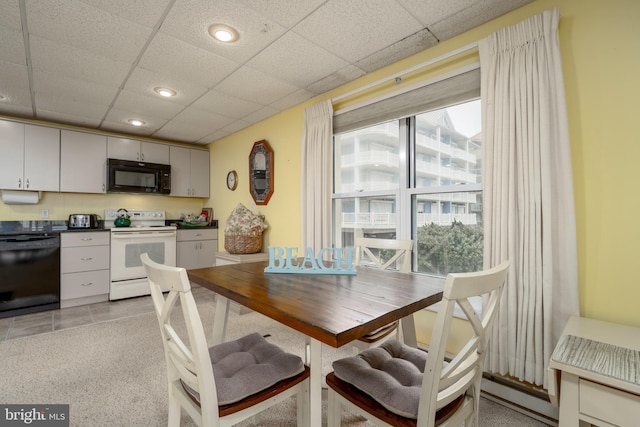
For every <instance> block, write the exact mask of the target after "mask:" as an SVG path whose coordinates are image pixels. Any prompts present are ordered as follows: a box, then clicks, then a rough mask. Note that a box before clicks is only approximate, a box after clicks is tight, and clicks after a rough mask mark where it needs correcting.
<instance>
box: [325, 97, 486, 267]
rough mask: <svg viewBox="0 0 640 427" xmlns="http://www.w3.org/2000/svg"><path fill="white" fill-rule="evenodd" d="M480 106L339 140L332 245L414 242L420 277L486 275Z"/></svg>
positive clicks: (474, 104)
mask: <svg viewBox="0 0 640 427" xmlns="http://www.w3.org/2000/svg"><path fill="white" fill-rule="evenodd" d="M479 126H480V101H479V100H478V99H473V100H469V101H465V102H461V103H458V104H456V105H452V106H447V107H445V108H438V109H435V110H431V111H427V112H424V113H420V114H416V115H412V116H409V117H404V118H401V119H397V120H391V121H386V122H382V123H376V124H373V125H370V126H366V127H363V128H359V129H355V130H349V131H347V132H343V133H336V134H335V135H334V194H333V208H334V211H333V212H334V218H333V224H334V243H335V246H337V247H349V246H353V243H354V239H355V237H374V238H387V239H396V238H398V239H412V240H413V242H414V250H413V262H412V269H413V271H414V272H419V273H427V274H434V275H439V276H445V275H446V274H447V273H450V272H462V271H476V270H480V269H482V250H483V232H482V183H481V171H482V158H481V148H482V140H481V132H480V127H479Z"/></svg>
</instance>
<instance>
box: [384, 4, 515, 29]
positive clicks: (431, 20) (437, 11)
mask: <svg viewBox="0 0 640 427" xmlns="http://www.w3.org/2000/svg"><path fill="white" fill-rule="evenodd" d="M396 1H397V2H398V3H400V4H401V5H402V6H403V7H405V8H406V9H407V10H408V11H409V13H411V15H413V16H414V17H416V18H417V19H418V20H419V21H420V22H421V23H422V25H424V26H426V27H428V26H430V25H433V24H435V23H436V22H440V21H442V20H443V19H445V18H448V17H449V16H452V15H455V14H456V13H459V12H460V11H461V10H463V9H466V8H467V7H469V6H471V5H472V4H474V3H479V2H478V0H447V1H442V0H396ZM500 1H504V0H500Z"/></svg>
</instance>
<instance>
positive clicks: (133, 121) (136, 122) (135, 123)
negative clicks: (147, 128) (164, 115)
mask: <svg viewBox="0 0 640 427" xmlns="http://www.w3.org/2000/svg"><path fill="white" fill-rule="evenodd" d="M128 121H129V124H131V125H133V126H142V125H143V124H144V122H143V121H142V120H138V119H129V120H128Z"/></svg>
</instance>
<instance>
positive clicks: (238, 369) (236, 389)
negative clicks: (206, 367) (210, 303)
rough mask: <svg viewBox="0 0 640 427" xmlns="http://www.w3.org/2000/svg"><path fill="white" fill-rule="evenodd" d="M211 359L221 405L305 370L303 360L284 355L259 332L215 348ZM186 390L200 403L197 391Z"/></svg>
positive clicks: (294, 356)
mask: <svg viewBox="0 0 640 427" xmlns="http://www.w3.org/2000/svg"><path fill="white" fill-rule="evenodd" d="M209 356H210V357H211V365H212V367H213V376H214V378H215V380H216V391H217V393H218V404H219V405H228V404H230V403H234V402H237V401H240V400H242V399H244V398H246V397H248V396H251V395H252V394H256V393H258V392H260V391H262V390H265V389H267V388H269V387H271V386H272V385H274V384H276V383H277V382H279V381H282V380H284V379H287V378H291V377H293V376H295V375H298V374H299V373H301V372H303V371H304V364H303V362H302V359H301V358H300V357H298V356H296V355H294V354H289V353H285V352H284V351H283V350H282V349H281V348H280V347H278V346H277V345H274V344H271V343H269V342H268V341H267V340H266V339H264V338H263V337H262V335H260V334H259V333H257V332H256V333H253V334H250V335H246V336H244V337H242V338H239V339H237V340H234V341H228V342H224V343H222V344H218V345H216V346H213V347H211V348H209ZM183 385H184V384H183ZM185 389H187V391H188V392H189V393H190V394H192V395H193V396H194V397H195V398H196V400H198V401H199V396H198V395H197V393H196V392H195V391H194V390H191V389H190V388H189V387H185Z"/></svg>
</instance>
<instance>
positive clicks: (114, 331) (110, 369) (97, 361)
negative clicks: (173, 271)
mask: <svg viewBox="0 0 640 427" xmlns="http://www.w3.org/2000/svg"><path fill="white" fill-rule="evenodd" d="M199 309H200V314H201V317H202V319H203V323H204V325H205V330H206V333H207V336H209V335H210V331H211V327H210V325H212V323H213V312H214V306H213V305H212V304H211V303H207V304H202V305H201V306H200V307H199ZM229 325H230V326H229V332H228V338H230V339H231V338H234V337H237V336H240V335H244V334H246V333H249V332H253V331H258V332H260V333H261V334H263V335H266V334H269V335H270V336H271V337H270V338H269V340H270V341H271V342H273V343H275V344H277V345H280V346H281V347H283V348H285V349H287V350H288V351H291V352H295V353H297V354H299V355H300V356H302V352H303V345H304V337H303V336H302V335H300V334H299V333H297V332H295V331H293V330H291V329H289V328H286V327H284V326H282V325H280V324H279V323H277V322H274V321H272V320H270V319H268V318H265V317H263V316H261V315H259V314H257V313H250V314H244V315H237V314H234V313H232V314H231V316H230V320H229ZM325 350H326V351H325ZM348 352H349V350H348V349H346V350H336V349H332V348H329V347H325V348H324V349H323V356H324V359H323V369H324V370H325V372H328V371H329V370H330V365H331V360H332V359H333V358H336V357H341V356H343V355H345V354H349V353H348ZM165 372H166V371H165V362H164V357H163V353H162V345H161V342H160V332H159V329H158V324H157V321H156V318H155V315H154V314H153V313H147V314H141V315H138V316H133V317H128V318H125V319H119V320H113V321H108V322H103V323H97V324H93V325H88V326H82V327H78V328H74V329H66V330H62V331H58V332H51V333H47V334H42V335H36V336H33V337H29V338H20V339H15V340H10V341H6V342H2V343H0V402H2V403H21V404H70V424H71V426H91V427H93V426H163V425H166V420H167V410H166V408H167V392H166V382H165V381H166V380H165V378H166V376H165ZM323 413H326V407H325V410H323ZM258 424H259V425H261V426H294V425H295V402H294V401H293V400H290V401H288V402H285V403H283V404H281V405H280V406H279V407H277V408H274V409H271V410H268V411H265V413H263V415H262V416H261V418H260V419H259V421H258ZM182 425H183V426H192V425H194V424H193V422H192V421H191V420H190V419H188V417H186V416H183V423H182ZM241 425H242V426H249V425H251V424H250V423H249V422H246V423H243V424H241ZM343 425H345V426H350V427H365V426H369V425H370V424H368V423H367V422H365V421H363V420H362V419H360V418H358V417H355V416H353V415H350V414H344V415H343ZM480 425H481V426H510V427H512V426H544V424H542V423H539V422H537V421H535V420H533V419H531V418H529V417H526V416H524V415H521V414H519V413H516V412H514V411H511V410H509V409H506V408H504V407H502V406H501V405H497V404H495V403H492V402H489V401H487V400H485V399H483V401H482V405H481V422H480Z"/></svg>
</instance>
